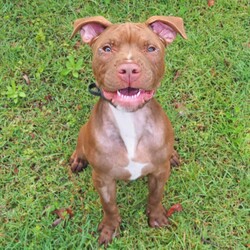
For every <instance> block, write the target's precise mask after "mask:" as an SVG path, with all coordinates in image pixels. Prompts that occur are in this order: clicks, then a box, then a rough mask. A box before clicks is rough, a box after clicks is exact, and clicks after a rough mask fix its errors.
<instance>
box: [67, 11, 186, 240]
mask: <svg viewBox="0 0 250 250" xmlns="http://www.w3.org/2000/svg"><path fill="white" fill-rule="evenodd" d="M78 31H79V32H80V35H81V38H82V41H83V42H84V43H87V44H89V45H90V46H91V48H92V51H93V65H92V66H93V71H94V76H95V79H96V85H97V86H98V87H99V88H100V90H101V93H102V98H100V99H99V101H98V103H97V104H96V105H95V107H94V109H93V111H92V114H91V116H90V119H89V121H88V122H87V123H86V124H85V125H84V126H83V127H82V128H81V130H80V133H79V137H78V142H77V147H76V150H75V152H74V153H73V155H72V156H71V169H72V171H80V170H81V169H82V168H83V167H85V166H86V165H87V163H90V165H91V166H92V167H93V180H94V185H95V187H96V189H97V191H98V193H99V195H100V198H101V203H102V206H103V212H104V217H103V220H102V222H101V223H100V225H99V230H100V237H99V243H100V244H105V245H107V244H108V243H109V242H111V241H112V237H113V236H114V235H115V234H116V233H117V232H118V231H119V225H120V222H121V217H120V215H119V211H118V208H117V204H116V180H135V179H137V178H139V177H142V176H148V187H149V197H148V205H147V214H148V217H149V225H150V226H151V227H163V226H165V225H167V224H168V219H167V216H166V210H165V208H164V207H163V205H162V202H161V200H162V196H163V191H164V184H165V182H166V181H167V179H168V177H169V175H170V161H171V162H172V163H173V164H178V157H177V153H176V152H175V151H174V148H173V145H174V133H173V129H172V126H171V123H170V121H169V119H168V118H167V116H166V115H165V113H164V111H163V109H162V108H161V106H160V105H159V104H158V102H157V101H156V100H155V99H154V98H153V96H154V94H155V91H156V89H157V88H158V87H159V85H160V81H161V79H162V77H163V75H164V67H165V66H164V49H165V46H166V45H168V44H169V43H171V42H172V41H173V40H174V39H175V37H176V34H177V33H179V34H180V35H181V36H182V37H183V38H186V34H185V30H184V27H183V21H182V19H181V18H179V17H164V16H154V17H151V18H149V19H148V20H147V21H146V22H145V23H125V24H111V23H110V22H109V21H108V20H106V19H105V18H103V17H101V16H99V17H90V18H83V19H78V20H76V21H75V23H74V31H73V33H72V37H73V36H74V35H75V34H76V33H77V32H78Z"/></svg>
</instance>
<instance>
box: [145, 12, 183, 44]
mask: <svg viewBox="0 0 250 250" xmlns="http://www.w3.org/2000/svg"><path fill="white" fill-rule="evenodd" d="M145 23H146V25H148V26H149V27H150V28H151V29H152V30H153V31H154V32H155V33H156V34H157V35H158V36H160V37H161V38H162V39H163V40H164V41H165V42H166V44H169V43H172V42H173V41H174V39H175V37H176V35H177V33H179V34H180V35H181V36H182V37H183V38H185V39H187V35H186V33H185V29H184V25H183V20H182V18H180V17H174V16H152V17H150V18H149V19H148V20H147V21H146V22H145Z"/></svg>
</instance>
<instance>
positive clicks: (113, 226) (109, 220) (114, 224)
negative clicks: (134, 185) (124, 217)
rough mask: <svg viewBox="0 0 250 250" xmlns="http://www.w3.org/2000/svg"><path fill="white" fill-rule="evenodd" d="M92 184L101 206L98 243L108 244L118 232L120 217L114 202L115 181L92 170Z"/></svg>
mask: <svg viewBox="0 0 250 250" xmlns="http://www.w3.org/2000/svg"><path fill="white" fill-rule="evenodd" d="M93 181H94V186H95V188H96V189H97V191H98V193H99V196H100V199H101V203H102V208H103V213H104V215H103V219H102V221H101V223H100V224H99V227H98V230H99V231H100V236H99V240H98V241H99V244H100V245H102V244H104V245H105V246H107V245H108V243H110V242H111V241H112V238H113V237H114V236H117V235H118V234H119V227H120V223H121V217H120V215H119V211H118V207H117V204H116V181H115V180H114V179H112V178H111V177H110V176H108V175H104V174H103V173H101V174H98V173H97V172H95V171H93Z"/></svg>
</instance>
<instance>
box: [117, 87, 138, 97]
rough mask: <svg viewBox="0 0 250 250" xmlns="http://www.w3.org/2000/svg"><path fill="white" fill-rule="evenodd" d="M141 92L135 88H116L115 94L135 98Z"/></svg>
mask: <svg viewBox="0 0 250 250" xmlns="http://www.w3.org/2000/svg"><path fill="white" fill-rule="evenodd" d="M140 94H141V90H140V89H136V88H130V87H128V88H125V89H118V90H117V95H118V96H119V97H121V98H137V97H139V96H140Z"/></svg>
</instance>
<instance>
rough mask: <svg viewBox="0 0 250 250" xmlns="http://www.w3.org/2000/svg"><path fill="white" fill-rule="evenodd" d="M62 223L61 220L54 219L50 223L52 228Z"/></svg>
mask: <svg viewBox="0 0 250 250" xmlns="http://www.w3.org/2000/svg"><path fill="white" fill-rule="evenodd" d="M61 222H62V219H61V218H59V219H56V220H55V221H54V222H53V223H52V227H56V226H57V225H59V224H60V223H61Z"/></svg>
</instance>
